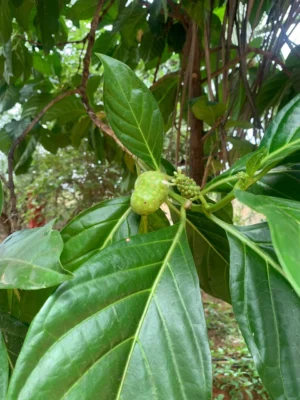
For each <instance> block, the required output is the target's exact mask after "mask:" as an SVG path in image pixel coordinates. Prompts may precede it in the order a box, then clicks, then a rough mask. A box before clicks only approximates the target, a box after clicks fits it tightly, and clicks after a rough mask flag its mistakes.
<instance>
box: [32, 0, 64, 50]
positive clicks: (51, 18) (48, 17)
mask: <svg viewBox="0 0 300 400" xmlns="http://www.w3.org/2000/svg"><path fill="white" fill-rule="evenodd" d="M59 8H60V1H59V0H37V21H38V25H39V29H40V33H41V40H42V43H43V45H44V49H45V50H46V51H49V50H50V49H51V48H52V47H53V46H54V43H55V40H54V37H53V35H54V34H55V33H56V32H58V30H59Z"/></svg>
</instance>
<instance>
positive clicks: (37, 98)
mask: <svg viewBox="0 0 300 400" xmlns="http://www.w3.org/2000/svg"><path fill="white" fill-rule="evenodd" d="M51 100H52V96H51V94H49V93H41V94H39V93H37V94H34V95H33V96H31V97H30V98H29V100H28V101H27V102H26V103H25V104H23V109H22V118H30V117H31V118H34V117H35V116H36V115H37V114H38V112H39V111H41V110H42V108H44V107H45V106H46V105H47V104H48V103H49V102H50V101H51Z"/></svg>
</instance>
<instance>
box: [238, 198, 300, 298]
mask: <svg viewBox="0 0 300 400" xmlns="http://www.w3.org/2000/svg"><path fill="white" fill-rule="evenodd" d="M235 193H236V197H237V198H238V200H240V201H241V202H242V203H243V204H246V205H247V206H248V207H250V208H252V209H253V210H255V211H257V212H259V213H261V214H264V215H265V216H266V217H267V220H268V223H269V226H270V231H271V235H272V242H273V245H274V248H275V251H276V254H277V257H278V259H279V261H280V263H281V266H282V268H283V270H284V272H285V273H286V275H287V277H288V279H289V281H290V283H291V285H292V286H293V288H294V289H295V291H296V292H297V293H298V295H299V296H300V269H299V246H300V203H299V202H296V201H291V200H286V199H278V198H276V197H269V196H255V195H253V194H251V193H246V192H242V191H236V192H235Z"/></svg>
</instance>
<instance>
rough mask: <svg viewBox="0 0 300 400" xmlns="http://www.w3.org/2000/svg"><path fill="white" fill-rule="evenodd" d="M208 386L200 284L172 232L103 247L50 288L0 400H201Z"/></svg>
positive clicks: (182, 240) (180, 236)
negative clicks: (69, 278) (51, 292)
mask: <svg viewBox="0 0 300 400" xmlns="http://www.w3.org/2000/svg"><path fill="white" fill-rule="evenodd" d="M166 366H167V367H166ZM211 384H212V382H211V361H210V354H209V347H208V341H207V334H206V328H205V320H204V315H203V310H202V306H201V296H200V290H199V282H198V279H197V275H196V271H195V267H194V264H193V259H192V255H191V253H190V250H189V247H188V243H187V240H186V237H185V232H184V230H183V226H179V225H173V226H172V227H169V228H167V229H162V230H160V231H157V232H152V233H148V234H146V235H139V236H135V237H133V238H131V240H130V241H126V240H122V241H121V242H117V243H116V244H113V245H112V246H109V247H108V248H106V249H105V250H103V251H102V252H100V253H98V254H96V255H95V256H94V257H93V258H92V259H90V260H89V261H88V262H87V263H86V264H85V265H84V266H82V267H81V268H80V269H79V270H78V271H77V272H76V277H75V279H74V280H73V281H70V282H69V283H67V284H65V285H62V286H61V287H60V288H59V289H58V290H57V292H56V293H55V294H54V295H53V296H52V297H51V298H50V299H49V300H48V301H47V303H46V304H45V306H44V307H43V308H42V310H41V312H40V313H39V314H38V316H37V317H36V318H35V320H34V321H33V323H32V325H31V329H30V332H29V334H28V336H27V338H26V341H25V343H24V346H23V349H22V353H21V355H20V357H19V359H18V362H17V366H16V368H15V371H14V374H13V377H12V380H11V384H10V388H9V393H8V397H7V400H12V399H16V398H17V399H18V400H23V399H26V400H27V399H28V396H30V397H32V398H34V399H35V400H39V399H43V400H47V399H49V400H50V399H53V398H55V399H62V398H65V399H66V398H69V399H71V398H72V399H74V398H81V397H82V394H83V393H84V397H85V398H91V399H93V398H97V397H98V398H101V399H103V400H106V399H124V400H126V399H128V400H132V399H139V398H140V396H141V394H142V396H143V398H144V399H153V398H156V399H161V400H165V399H175V398H176V399H178V400H179V399H203V400H206V399H211Z"/></svg>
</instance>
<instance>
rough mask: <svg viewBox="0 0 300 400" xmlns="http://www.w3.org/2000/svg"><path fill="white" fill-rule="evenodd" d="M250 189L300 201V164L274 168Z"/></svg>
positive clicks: (254, 191) (267, 194)
mask: <svg viewBox="0 0 300 400" xmlns="http://www.w3.org/2000/svg"><path fill="white" fill-rule="evenodd" d="M248 191H249V192H251V193H253V194H262V195H266V196H273V197H281V198H286V199H290V200H297V201H300V164H292V165H281V166H280V167H277V168H274V169H272V170H271V171H270V172H268V174H267V175H265V176H264V177H263V178H262V179H261V180H259V181H258V182H256V183H255V184H254V185H252V186H251V187H250V188H249V189H248Z"/></svg>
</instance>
